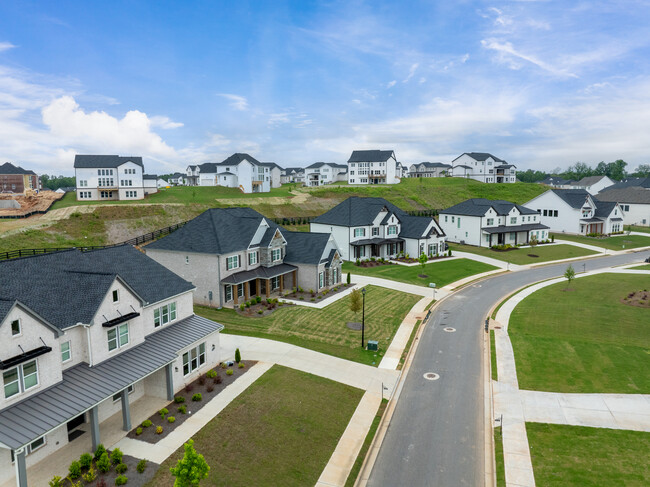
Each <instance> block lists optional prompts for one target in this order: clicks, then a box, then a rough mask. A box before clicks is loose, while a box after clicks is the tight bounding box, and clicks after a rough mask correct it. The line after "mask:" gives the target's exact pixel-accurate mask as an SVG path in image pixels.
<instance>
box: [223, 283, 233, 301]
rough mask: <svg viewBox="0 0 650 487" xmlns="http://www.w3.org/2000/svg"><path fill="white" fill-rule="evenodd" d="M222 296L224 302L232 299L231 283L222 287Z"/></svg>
mask: <svg viewBox="0 0 650 487" xmlns="http://www.w3.org/2000/svg"><path fill="white" fill-rule="evenodd" d="M228 295H230V298H228ZM223 297H224V299H225V300H226V303H227V302H228V301H232V299H233V293H232V285H231V284H226V285H225V286H224V288H223Z"/></svg>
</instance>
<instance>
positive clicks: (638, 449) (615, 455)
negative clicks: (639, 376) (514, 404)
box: [526, 423, 650, 487]
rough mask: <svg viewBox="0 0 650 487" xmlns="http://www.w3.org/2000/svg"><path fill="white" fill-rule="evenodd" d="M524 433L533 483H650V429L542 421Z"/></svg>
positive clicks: (586, 486)
mask: <svg viewBox="0 0 650 487" xmlns="http://www.w3.org/2000/svg"><path fill="white" fill-rule="evenodd" d="M526 432H527V434H528V442H529V444H530V454H531V458H532V461H533V470H534V472H535V483H536V484H537V485H540V486H541V485H543V486H558V487H560V486H562V487H566V486H576V487H578V486H579V487H590V486H594V487H595V486H610V485H611V486H614V485H625V486H628V487H630V486H639V487H640V486H647V485H650V462H648V458H650V433H646V432H642V431H625V430H615V429H606V428H588V427H584V426H566V425H559V424H541V423H526Z"/></svg>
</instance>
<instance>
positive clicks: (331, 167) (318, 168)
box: [305, 162, 348, 186]
mask: <svg viewBox="0 0 650 487" xmlns="http://www.w3.org/2000/svg"><path fill="white" fill-rule="evenodd" d="M347 173H348V166H346V165H345V164H334V163H333V162H315V163H314V164H312V165H311V166H307V167H306V168H305V186H322V185H323V184H330V183H334V182H336V181H347V179H348V174H347Z"/></svg>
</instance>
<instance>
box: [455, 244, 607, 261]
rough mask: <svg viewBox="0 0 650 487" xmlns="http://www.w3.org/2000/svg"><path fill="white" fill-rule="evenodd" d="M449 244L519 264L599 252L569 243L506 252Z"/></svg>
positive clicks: (456, 247) (462, 249) (458, 248)
mask: <svg viewBox="0 0 650 487" xmlns="http://www.w3.org/2000/svg"><path fill="white" fill-rule="evenodd" d="M449 246H450V247H451V248H452V249H453V250H460V251H462V252H469V253H472V254H477V255H482V256H484V257H491V258H493V259H497V260H502V261H504V262H510V263H511V264H517V265H527V264H536V263H538V262H550V261H552V260H560V259H571V258H573V257H582V256H585V255H594V254H597V252H594V251H592V250H588V249H583V248H582V247H576V246H575V245H569V244H565V245H537V246H536V247H535V248H530V247H525V248H518V249H515V250H508V251H506V252H499V251H496V250H492V249H488V248H485V247H475V246H473V245H461V244H449ZM529 254H531V255H536V256H537V257H529Z"/></svg>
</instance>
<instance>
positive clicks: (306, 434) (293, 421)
mask: <svg viewBox="0 0 650 487" xmlns="http://www.w3.org/2000/svg"><path fill="white" fill-rule="evenodd" d="M362 395H363V391H362V390H360V389H356V388H354V387H350V386H347V385H344V384H340V383H338V382H333V381H330V380H327V379H323V378H321V377H317V376H314V375H311V374H307V373H305V372H301V371H298V370H293V369H288V368H285V367H281V366H279V365H274V366H273V367H272V368H271V369H270V370H269V371H268V372H267V373H265V374H264V375H263V376H262V377H260V378H259V379H258V380H257V381H256V382H255V383H254V384H252V385H251V386H250V387H249V388H248V389H246V391H244V392H243V393H242V394H241V395H239V397H237V399H236V400H235V401H233V402H232V403H230V404H229V405H228V406H227V407H226V408H225V409H224V410H223V411H222V412H220V413H219V415H218V416H216V417H215V418H214V419H212V420H211V421H210V422H209V423H208V424H207V425H206V426H205V427H204V428H203V429H201V431H199V432H198V433H197V434H196V435H194V437H193V439H194V447H195V448H196V450H197V452H199V453H200V454H202V455H203V456H204V457H205V459H206V461H207V463H208V465H210V474H209V477H208V478H207V479H206V480H204V481H202V482H201V485H202V486H229V487H237V486H242V487H244V486H246V487H247V486H253V485H254V486H258V487H264V486H269V487H276V486H278V485H282V486H286V487H289V486H304V485H314V484H315V483H316V482H317V480H318V478H319V477H320V475H321V473H322V471H323V469H324V468H325V465H327V462H328V461H329V459H330V457H331V455H332V452H333V451H334V449H335V448H336V445H337V443H338V441H339V439H340V437H341V435H342V434H343V431H345V428H346V427H347V425H348V422H349V421H350V418H351V417H352V414H353V413H354V410H355V409H356V407H357V405H358V403H359V401H360V400H361V397H362ZM182 454H183V448H182V447H181V448H179V449H178V450H177V451H176V452H175V453H174V454H172V455H171V456H170V457H169V458H168V459H167V460H165V462H163V464H162V465H161V466H160V468H159V469H158V471H157V472H156V475H155V477H154V478H153V479H152V480H151V481H150V482H149V483H148V484H147V486H148V487H171V486H172V485H173V483H174V477H172V475H171V474H170V472H169V469H170V467H172V466H175V465H176V462H177V461H178V460H179V458H181V457H182ZM143 455H144V456H146V452H143ZM133 475H137V474H133Z"/></svg>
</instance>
